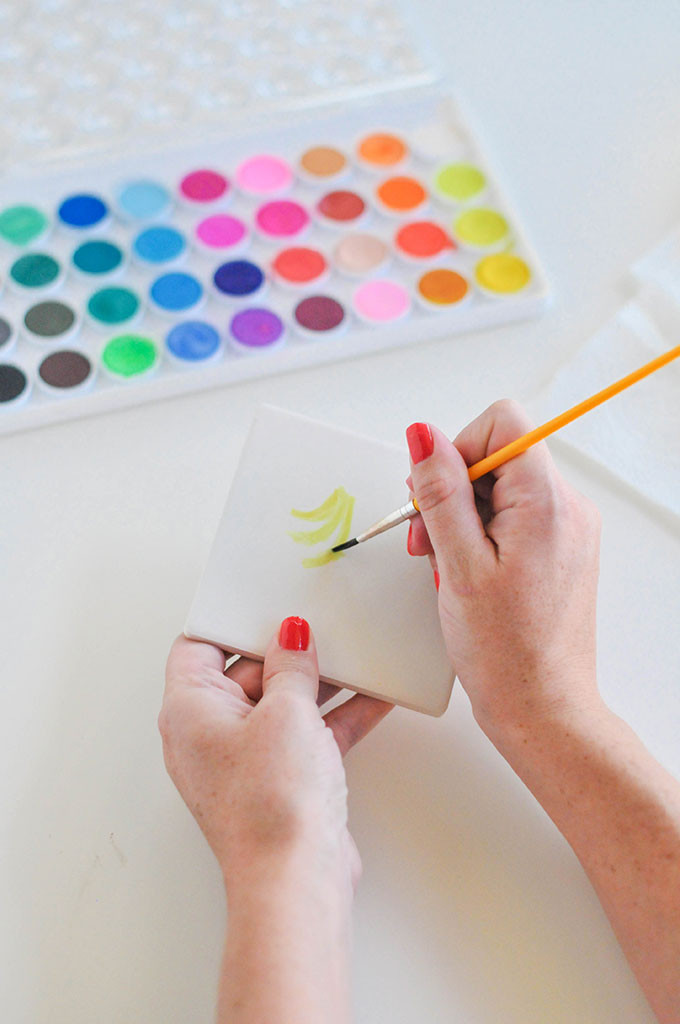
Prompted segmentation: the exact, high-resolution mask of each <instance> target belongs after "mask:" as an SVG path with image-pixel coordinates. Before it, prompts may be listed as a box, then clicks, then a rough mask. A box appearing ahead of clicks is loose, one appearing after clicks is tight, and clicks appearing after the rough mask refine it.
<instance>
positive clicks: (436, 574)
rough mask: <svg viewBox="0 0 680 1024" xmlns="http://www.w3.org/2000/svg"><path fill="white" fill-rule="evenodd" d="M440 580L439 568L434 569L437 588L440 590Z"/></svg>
mask: <svg viewBox="0 0 680 1024" xmlns="http://www.w3.org/2000/svg"><path fill="white" fill-rule="evenodd" d="M440 582H441V580H440V579H439V573H438V572H437V570H436V569H435V571H434V585H435V587H436V588H437V590H439V584H440Z"/></svg>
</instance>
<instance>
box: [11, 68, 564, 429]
mask: <svg viewBox="0 0 680 1024" xmlns="http://www.w3.org/2000/svg"><path fill="white" fill-rule="evenodd" d="M382 134H387V135H388V136H393V137H394V139H396V140H397V141H396V142H395V141H394V139H389V138H388V139H385V140H381V139H380V138H379V136H380V135H382ZM362 141H363V142H365V143H366V144H365V145H364V146H363V148H362ZM314 147H331V148H332V149H333V150H337V151H338V152H339V153H340V154H341V156H339V157H337V158H336V159H337V160H338V162H339V163H340V164H342V166H341V167H340V168H339V170H338V173H337V174H336V175H332V174H329V175H324V174H319V173H314V170H313V169H312V170H311V172H310V170H305V168H304V166H303V165H304V164H305V163H306V164H308V165H311V164H313V160H312V159H308V158H304V154H305V153H307V152H308V151H309V150H310V149H313V148H314ZM362 153H363V157H362ZM261 155H266V156H267V159H266V160H265V161H264V162H263V163H261V164H257V163H256V164H255V165H253V164H251V163H248V161H250V160H251V159H252V158H254V157H258V156H261ZM326 155H327V154H326ZM272 158H275V159H272ZM301 160H302V164H301ZM258 170H259V171H260V172H262V173H261V174H260V176H259V177H258V173H257V172H258ZM204 171H209V172H210V174H203V173H199V175H198V176H197V177H189V178H187V176H190V175H192V174H194V172H204ZM134 183H147V185H148V184H150V185H151V186H153V187H151V188H146V186H145V187H144V188H142V189H141V190H140V191H135V190H134V189H133V190H132V191H130V190H129V186H130V185H131V184H134ZM222 183H223V184H222ZM192 186H194V187H193V188H192ZM337 193H344V194H345V195H344V196H340V197H338V196H337ZM83 195H85V196H94V197H96V199H97V200H99V201H100V202H101V205H100V206H99V207H97V203H96V202H95V203H93V204H88V203H87V202H84V201H82V200H75V201H74V202H72V203H71V204H70V205H69V200H71V199H72V198H73V197H79V196H83ZM329 196H330V198H329ZM154 197H155V199H154ZM164 197H165V199H164ZM155 200H157V202H155ZM65 201H66V206H64V205H63V204H64V202H65ZM154 203H155V205H154ZM16 206H26V207H29V208H31V210H33V211H39V212H41V213H42V214H44V217H45V231H44V232H40V231H39V230H38V229H39V227H40V219H39V216H38V215H36V213H35V212H33V213H32V214H31V213H28V214H27V215H26V217H27V220H26V221H24V220H22V217H21V216H18V217H17V215H16V211H14V208H15V207H16ZM355 209H356V211H357V213H358V215H357V216H356V217H355V216H353V212H354V211H355ZM323 211H326V212H325V215H324V213H323ZM99 213H102V214H103V216H102V217H101V219H98V214H99ZM214 218H217V219H216V220H215V219H214ZM225 218H233V220H226V219H225ZM83 221H84V223H82V222H83ZM74 222H81V223H74ZM423 225H425V226H423ZM159 229H162V230H161V231H160V232H159ZM150 230H151V234H150V235H149V231H150ZM239 233H242V237H241V238H240V239H238V240H237V241H235V243H234V244H230V240H234V239H235V238H236V236H237V235H238V234H239ZM358 235H359V236H363V239H362V238H361V237H359V238H357V236H358ZM366 236H368V238H367V237H366ZM206 241H207V243H208V244H206ZM92 242H100V243H101V242H106V243H108V245H106V246H103V247H102V246H94V247H93V246H92V245H88V243H92ZM216 242H217V244H215V243H216ZM0 244H1V246H2V250H1V256H0V260H1V262H0V284H1V285H2V291H1V292H0V318H1V319H0V364H1V365H0V433H6V432H10V431H13V430H19V429H24V428H28V427H32V426H39V425H42V424H45V423H49V422H52V421H57V420H63V419H67V418H71V417H75V416H80V415H86V414H89V413H95V412H98V411H105V410H109V409H114V408H118V407H123V406H128V405H133V404H136V403H138V402H142V401H147V400H152V399H157V398H161V397H164V396H168V395H173V394H179V393H182V392H188V391H193V390H197V389H201V388H207V387H213V386H218V385H224V384H229V383H234V382H237V381H240V380H245V379H247V378H251V377H257V376H262V375H266V374H274V373H279V372H284V371H288V370H294V369H296V368H298V367H304V366H309V365H315V364H320V363H328V362H332V361H334V360H338V359H344V358H348V357H356V356H360V355H363V354H367V353H372V352H377V351H379V350H382V349H389V348H396V347H399V346H402V345H406V344H413V343H419V342H423V341H427V340H429V339H432V338H435V337H443V336H448V335H451V334H455V333H459V332H466V331H471V330H476V329H482V328H485V327H490V326H493V325H497V324H502V323H507V322H511V321H515V320H519V319H523V318H527V317H531V316H534V315H536V314H538V313H539V312H540V311H541V309H542V308H543V307H544V305H545V302H546V299H547V296H548V288H547V284H546V281H545V277H544V275H543V272H542V270H541V267H540V265H539V263H538V260H537V258H536V256H535V254H534V252H533V251H532V249H531V247H530V245H529V243H528V241H527V239H526V237H525V235H524V232H523V230H522V228H521V226H520V223H519V220H518V218H517V216H516V214H515V213H514V211H513V210H512V208H511V206H510V205H509V203H508V201H507V199H506V197H505V195H504V193H503V191H502V190H501V188H500V186H499V183H498V179H497V176H496V174H495V172H494V170H493V168H491V167H489V165H488V162H487V160H486V159H485V157H484V155H483V154H482V153H481V152H480V148H479V145H478V143H477V142H476V140H475V138H474V137H473V135H472V134H471V133H470V131H469V129H468V128H467V126H466V123H465V120H464V118H463V117H462V115H461V113H460V110H459V108H458V106H457V104H455V103H454V101H453V100H452V99H450V98H449V96H448V95H446V94H444V93H442V91H441V90H440V89H434V88H423V89H418V90H411V91H409V92H408V93H404V94H399V95H397V94H395V95H393V96H392V97H391V98H389V99H383V100H381V101H379V102H377V101H362V102H356V103H355V104H353V105H348V104H346V103H344V104H342V105H336V106H329V107H327V108H325V110H324V111H323V113H321V112H318V111H317V112H316V113H313V112H310V111H307V112H304V113H303V112H298V113H296V114H293V113H288V114H286V115H285V116H284V115H282V116H281V118H280V121H279V124H277V125H275V126H272V124H271V120H270V119H269V120H267V119H266V118H265V119H261V120H260V121H259V122H258V121H256V122H255V123H254V124H253V125H252V126H251V128H250V130H247V131H246V130H239V131H238V132H236V131H235V132H233V133H231V134H230V135H229V137H228V138H222V139H218V140H211V141H209V142H205V143H202V144H200V145H191V146H190V147H184V148H182V149H179V148H176V149H174V150H167V149H164V150H157V151H155V152H148V153H145V154H139V153H136V154H135V155H131V156H128V157H126V158H124V159H121V158H116V157H113V156H112V157H111V158H108V159H107V158H105V157H101V156H100V157H99V158H98V159H96V160H94V159H92V158H91V159H90V160H89V161H80V162H79V165H78V167H74V166H73V165H71V166H69V167H64V168H62V169H60V170H54V171H51V172H49V173H48V172H47V171H46V169H45V168H43V169H42V170H41V171H37V172H34V174H33V175H27V174H23V175H22V176H18V175H17V176H16V177H15V178H14V179H12V178H6V179H5V180H4V182H3V184H2V188H1V192H0ZM84 245H85V246H86V248H85V249H83V248H82V247H83V246H84ZM300 249H303V250H306V252H303V253H301V252H300V251H299V250H300ZM289 250H293V252H290V251H289ZM116 253H118V254H119V256H120V261H119V262H118V263H116V260H117V256H116ZM107 256H108V257H109V258H110V259H111V260H112V261H113V262H114V263H116V265H115V266H112V267H110V268H109V269H108V270H106V271H103V272H93V266H95V265H96V264H97V260H98V259H99V258H100V257H103V259H104V264H105V265H106V257H107ZM383 257H384V258H383ZM236 261H238V265H237V266H234V263H235V262H236ZM243 261H246V264H247V266H246V267H245V268H244V266H243ZM79 264H80V266H79ZM225 264H226V265H227V267H226V268H225ZM220 268H223V269H220ZM317 271H318V273H317ZM244 275H245V277H244ZM310 275H311V276H310ZM300 276H302V278H303V280H302V281H294V280H293V279H294V278H296V277H300ZM305 278H306V279H305ZM260 280H261V286H259V282H260ZM234 281H235V282H236V283H235V284H234ZM244 281H245V283H244ZM256 285H258V286H257V287H256ZM235 292H236V293H240V294H236V293H235ZM66 353H72V354H71V355H66ZM73 353H75V354H73ZM48 360H49V361H48Z"/></svg>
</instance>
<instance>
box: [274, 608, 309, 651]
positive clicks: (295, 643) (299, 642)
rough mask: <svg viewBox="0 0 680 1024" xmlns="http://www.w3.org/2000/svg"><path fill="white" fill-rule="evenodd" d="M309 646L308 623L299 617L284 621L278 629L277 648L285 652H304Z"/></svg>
mask: <svg viewBox="0 0 680 1024" xmlns="http://www.w3.org/2000/svg"><path fill="white" fill-rule="evenodd" d="M308 645H309V623H308V622H307V620H306V619H301V618H300V616H299V615H291V616H289V617H288V618H287V619H284V620H283V622H282V623H281V628H280V629H279V646H280V647H283V648H285V650H287V651H306V650H307V647H308Z"/></svg>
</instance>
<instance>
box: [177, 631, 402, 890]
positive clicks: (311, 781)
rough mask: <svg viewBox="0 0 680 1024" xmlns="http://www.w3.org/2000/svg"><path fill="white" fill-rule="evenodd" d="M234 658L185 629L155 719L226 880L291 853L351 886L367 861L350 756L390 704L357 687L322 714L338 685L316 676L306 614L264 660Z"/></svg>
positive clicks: (181, 788)
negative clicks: (349, 774)
mask: <svg viewBox="0 0 680 1024" xmlns="http://www.w3.org/2000/svg"><path fill="white" fill-rule="evenodd" d="M227 657H228V655H225V652H224V651H222V650H221V649H220V648H218V647H215V646H213V645H212V644H208V643H200V642H197V641H193V640H187V639H186V638H185V637H179V638H178V639H177V640H176V641H175V643H174V644H173V647H172V650H171V651H170V656H169V659H168V664H167V673H166V689H165V696H164V700H163V707H162V709H161V713H160V716H159V728H160V732H161V735H162V738H163V751H164V756H165V763H166V766H167V769H168V772H169V774H170V775H171V777H172V779H173V781H174V782H175V785H176V786H177V788H178V790H179V792H180V794H181V795H182V797H183V798H184V800H185V802H186V804H187V806H188V807H189V809H190V811H191V813H192V814H193V815H194V817H195V818H196V821H197V822H198V824H199V825H200V827H201V829H202V830H203V832H204V834H205V836H206V838H207V840H208V842H209V844H210V846H211V848H212V850H213V852H214V853H215V856H216V857H217V859H218V861H219V864H220V866H221V868H222V871H223V874H224V877H225V880H226V882H227V885H229V883H230V881H231V880H232V879H233V878H234V877H236V876H238V875H243V874H244V873H245V874H246V875H248V871H249V869H250V868H251V867H252V866H253V865H255V866H258V865H263V864H266V863H267V862H268V861H269V860H270V859H271V858H272V857H273V858H276V859H277V860H279V861H280V859H281V858H282V857H285V856H286V853H287V852H289V853H290V854H291V855H292V856H295V857H296V858H302V859H303V860H304V861H305V862H306V863H308V864H309V869H310V871H312V866H313V865H317V866H318V867H319V868H320V870H321V871H322V872H323V874H324V877H325V878H326V880H327V882H330V881H331V880H333V879H335V880H336V881H337V884H338V885H339V886H340V887H341V889H343V890H345V891H348V892H349V893H350V894H351V892H352V886H353V885H355V884H356V881H357V879H358V877H359V874H360V870H361V865H360V860H359V855H358V853H357V850H356V847H355V845H354V842H353V841H352V839H351V837H350V834H349V831H348V829H347V787H346V781H345V771H344V766H343V763H342V758H343V756H344V754H345V753H346V752H347V751H348V750H349V749H350V747H352V746H353V745H354V744H355V743H357V742H358V740H360V739H361V738H362V737H363V736H365V735H366V733H368V732H369V731H370V730H371V729H372V728H373V727H374V726H375V725H377V723H378V722H379V721H380V720H381V719H382V718H383V717H384V716H385V715H386V714H387V712H388V711H389V710H390V709H391V706H392V705H390V704H386V703H385V702H383V701H380V700H377V699H375V698H372V697H367V696H364V695H359V694H357V695H355V696H353V697H351V698H350V699H349V700H348V701H346V702H345V703H344V704H341V705H340V706H338V707H335V708H333V709H332V710H331V711H329V712H328V713H327V714H326V715H325V716H322V714H321V712H320V710H319V706H320V705H321V704H323V703H324V702H325V701H326V700H328V699H329V698H330V697H331V696H333V695H334V693H335V692H337V688H336V687H331V686H329V685H327V684H324V683H322V684H319V670H318V664H317V656H316V648H315V645H314V639H313V637H312V635H311V630H310V629H309V626H308V624H307V622H306V621H305V620H304V619H299V618H296V617H292V618H289V619H285V620H284V621H283V623H282V624H281V627H280V630H279V633H278V635H277V636H276V637H274V638H273V639H272V641H271V643H270V644H269V647H268V649H267V652H266V655H265V659H264V664H261V663H259V662H255V661H251V660H249V659H246V658H241V659H240V660H239V661H237V662H236V663H235V664H233V665H231V666H230V667H229V669H227V671H226V673H225V661H226V658H227Z"/></svg>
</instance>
